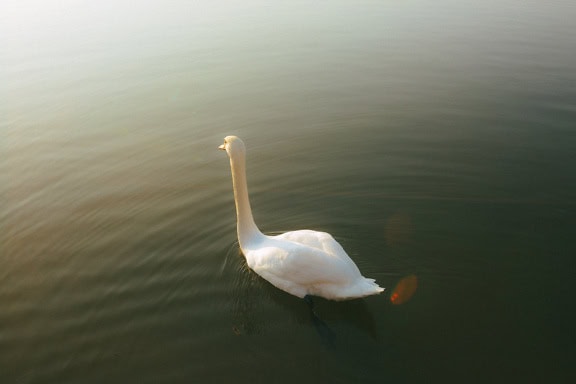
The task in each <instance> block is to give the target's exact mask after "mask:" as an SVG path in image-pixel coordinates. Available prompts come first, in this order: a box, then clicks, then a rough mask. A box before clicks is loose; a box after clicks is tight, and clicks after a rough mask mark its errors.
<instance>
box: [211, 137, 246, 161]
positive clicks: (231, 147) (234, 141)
mask: <svg viewBox="0 0 576 384" xmlns="http://www.w3.org/2000/svg"><path fill="white" fill-rule="evenodd" d="M218 149H222V150H225V151H226V153H228V156H232V155H235V154H239V153H241V154H244V153H245V152H246V147H245V146H244V142H243V141H242V140H240V138H239V137H236V136H226V137H225V138H224V144H222V145H221V146H219V147H218Z"/></svg>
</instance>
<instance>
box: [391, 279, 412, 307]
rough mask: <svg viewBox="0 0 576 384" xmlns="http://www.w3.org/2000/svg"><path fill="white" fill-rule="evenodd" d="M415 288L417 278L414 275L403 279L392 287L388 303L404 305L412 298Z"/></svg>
mask: <svg viewBox="0 0 576 384" xmlns="http://www.w3.org/2000/svg"><path fill="white" fill-rule="evenodd" d="M417 288H418V278H417V277H416V275H408V276H406V277H403V278H402V279H401V280H400V281H399V282H398V284H396V286H395V287H394V290H393V291H392V294H391V295H390V302H391V303H392V304H394V305H398V304H404V303H405V302H407V301H408V300H410V298H412V296H413V295H414V293H415V292H416V289H417Z"/></svg>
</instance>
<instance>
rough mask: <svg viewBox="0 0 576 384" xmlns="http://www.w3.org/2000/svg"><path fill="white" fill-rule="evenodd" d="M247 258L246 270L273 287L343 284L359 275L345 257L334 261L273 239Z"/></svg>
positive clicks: (315, 251) (320, 252)
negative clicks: (249, 269) (250, 269)
mask: <svg viewBox="0 0 576 384" xmlns="http://www.w3.org/2000/svg"><path fill="white" fill-rule="evenodd" d="M248 256H249V255H247V259H251V261H252V263H250V264H252V265H250V267H251V268H252V269H254V271H256V272H257V273H258V274H260V275H262V276H263V277H264V278H265V279H266V280H268V281H270V282H271V283H272V284H274V285H276V286H280V285H282V281H285V282H287V283H290V284H300V285H305V286H309V285H316V284H346V283H348V282H351V281H354V280H355V279H357V278H358V277H360V271H359V270H358V268H357V267H356V265H355V264H354V263H353V262H352V260H350V258H349V257H348V256H346V259H343V258H340V257H334V255H331V254H329V253H327V252H324V251H323V250H321V249H318V248H314V247H309V246H307V245H303V244H298V243H295V242H292V241H285V240H280V239H274V240H272V241H270V242H268V243H267V244H266V246H263V247H261V248H259V249H258V250H257V251H256V252H255V253H254V254H253V255H250V257H248ZM350 263H351V264H350ZM351 265H352V267H351Z"/></svg>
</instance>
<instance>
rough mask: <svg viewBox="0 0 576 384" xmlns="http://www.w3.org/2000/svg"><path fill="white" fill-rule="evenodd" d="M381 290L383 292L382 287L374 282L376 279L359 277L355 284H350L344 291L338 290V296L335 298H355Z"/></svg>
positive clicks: (374, 293)
mask: <svg viewBox="0 0 576 384" xmlns="http://www.w3.org/2000/svg"><path fill="white" fill-rule="evenodd" d="M382 292H384V288H382V287H380V286H379V285H378V284H376V280H374V279H368V278H366V277H361V278H360V279H358V281H357V282H356V284H352V285H350V286H349V287H348V288H347V289H346V290H345V291H344V292H340V297H339V298H338V299H337V300H348V299H356V298H359V297H365V296H371V295H377V294H379V293H382Z"/></svg>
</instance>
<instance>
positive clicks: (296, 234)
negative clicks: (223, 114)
mask: <svg viewBox="0 0 576 384" xmlns="http://www.w3.org/2000/svg"><path fill="white" fill-rule="evenodd" d="M218 148H219V149H221V150H225V151H226V153H227V154H228V157H229V158H230V168H231V171H232V184H233V189H234V201H235V204H236V224H237V228H236V229H237V235H238V243H239V245H240V250H241V251H242V254H243V255H244V257H245V259H246V263H247V265H248V267H249V268H250V269H252V270H253V271H254V272H256V273H257V274H258V275H259V276H260V277H262V278H263V279H265V280H267V281H268V282H269V283H271V284H272V285H274V286H275V287H277V288H279V289H281V290H283V291H285V292H287V293H289V294H291V295H294V296H296V297H299V298H302V299H306V300H307V301H308V300H311V298H312V297H313V296H317V297H322V298H325V299H328V300H335V301H341V300H350V299H355V298H360V297H365V296H369V295H375V294H379V293H381V292H383V291H384V288H381V287H380V286H379V285H378V284H377V283H376V282H375V280H374V279H369V278H366V277H364V276H362V274H361V273H360V270H359V269H358V267H357V266H356V264H355V263H354V261H352V259H351V258H350V257H349V256H348V255H347V254H346V252H345V251H344V249H343V248H342V246H341V245H340V244H339V243H338V242H337V241H336V240H334V238H333V237H332V236H331V235H330V234H329V233H326V232H319V231H314V230H310V229H304V230H296V231H290V232H285V233H282V234H280V235H275V236H268V235H265V234H263V233H262V232H261V231H260V230H259V229H258V227H257V226H256V224H255V222H254V218H253V216H252V209H251V206H250V199H249V195H248V184H247V181H246V146H245V145H244V142H243V141H242V140H241V139H240V138H239V137H237V136H226V137H225V138H224V144H222V145H220V146H219V147H218Z"/></svg>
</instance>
